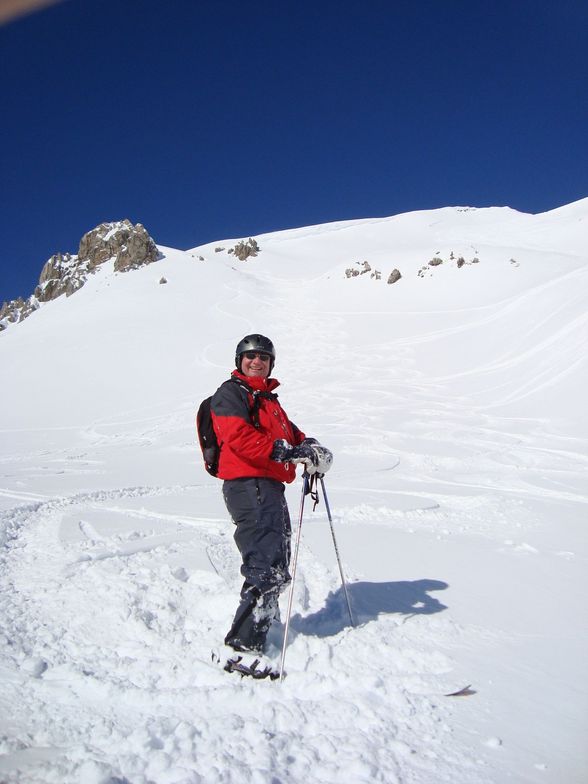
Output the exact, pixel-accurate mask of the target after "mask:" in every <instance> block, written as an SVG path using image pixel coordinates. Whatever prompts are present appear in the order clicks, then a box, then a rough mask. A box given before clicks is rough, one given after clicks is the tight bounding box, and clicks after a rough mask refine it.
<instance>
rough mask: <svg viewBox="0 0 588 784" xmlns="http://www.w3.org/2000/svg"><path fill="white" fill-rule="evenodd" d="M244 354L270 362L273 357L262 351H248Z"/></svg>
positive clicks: (250, 357) (249, 357)
mask: <svg viewBox="0 0 588 784" xmlns="http://www.w3.org/2000/svg"><path fill="white" fill-rule="evenodd" d="M243 356H244V357H246V358H247V359H255V357H258V358H259V359H261V361H262V362H269V360H270V359H271V357H270V355H269V354H264V353H263V352H262V351H246V352H245V353H244V354H243Z"/></svg>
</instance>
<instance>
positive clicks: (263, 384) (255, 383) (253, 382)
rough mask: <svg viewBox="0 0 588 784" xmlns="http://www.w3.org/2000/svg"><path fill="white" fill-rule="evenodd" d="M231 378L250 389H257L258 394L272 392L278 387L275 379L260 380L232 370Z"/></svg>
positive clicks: (278, 383) (260, 378)
mask: <svg viewBox="0 0 588 784" xmlns="http://www.w3.org/2000/svg"><path fill="white" fill-rule="evenodd" d="M231 375H232V376H234V377H235V378H238V379H239V381H242V382H243V383H244V384H247V386H250V387H251V389H257V390H259V391H260V392H273V390H274V389H276V387H279V386H280V382H279V381H278V379H277V378H262V377H261V376H244V375H243V373H241V372H240V371H239V370H233V372H232V374H231Z"/></svg>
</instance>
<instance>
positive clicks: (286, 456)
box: [270, 438, 333, 474]
mask: <svg viewBox="0 0 588 784" xmlns="http://www.w3.org/2000/svg"><path fill="white" fill-rule="evenodd" d="M270 459H271V460H275V461H276V462H278V463H288V462H289V463H304V468H305V471H306V472H307V473H308V474H315V473H319V474H326V473H327V471H328V470H329V468H330V467H331V465H332V463H333V454H332V452H331V451H330V450H329V449H327V448H326V447H324V446H321V445H320V444H319V442H318V441H317V440H316V438H305V439H304V441H303V442H302V443H301V444H300V445H299V446H292V445H291V444H289V443H288V442H287V441H285V440H284V439H283V438H279V439H278V440H277V441H274V446H273V449H272V452H271V455H270Z"/></svg>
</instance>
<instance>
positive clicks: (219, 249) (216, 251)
mask: <svg viewBox="0 0 588 784" xmlns="http://www.w3.org/2000/svg"><path fill="white" fill-rule="evenodd" d="M223 250H224V248H220V247H219V248H215V249H214V252H215V253H222V252H223Z"/></svg>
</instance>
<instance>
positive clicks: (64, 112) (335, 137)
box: [0, 0, 588, 302]
mask: <svg viewBox="0 0 588 784" xmlns="http://www.w3.org/2000/svg"><path fill="white" fill-rule="evenodd" d="M0 72H1V74H2V80H1V83H0V84H1V90H2V99H1V106H2V121H1V123H0V134H1V144H0V173H1V182H2V189H1V202H0V228H1V234H0V239H1V257H0V259H1V264H0V270H1V277H0V302H1V301H2V300H5V299H12V298H14V297H16V296H19V295H22V296H27V295H28V294H30V293H32V291H33V288H34V286H35V285H36V283H37V280H38V276H39V273H40V271H41V267H42V265H43V264H44V262H45V261H46V259H47V258H48V257H49V256H50V255H51V254H53V253H55V252H58V251H62V252H65V251H69V252H73V253H75V252H77V248H78V244H79V240H80V238H81V236H82V234H84V233H85V232H86V231H88V230H90V229H91V228H93V227H94V226H96V225H97V224H98V223H101V222H102V221H105V220H117V219H122V218H125V217H128V218H130V219H131V220H132V221H133V222H141V223H143V224H144V225H145V227H146V228H147V230H148V231H149V232H150V234H151V235H152V236H153V238H154V239H155V241H156V242H158V243H159V244H162V245H170V246H172V247H177V248H188V247H193V246H195V245H198V244H201V243H204V242H208V241H212V240H215V239H223V238H231V237H241V236H250V235H256V234H260V233H262V232H267V231H274V230H279V229H285V228H291V227H295V226H303V225H309V224H316V223H324V222H328V221H334V220H346V219H353V218H363V217H376V216H385V215H394V214H396V213H399V212H406V211H410V210H418V209H429V208H434V207H442V206H447V205H468V206H491V205H508V206H511V207H514V208H515V209H518V210H522V211H524V212H542V211H544V210H549V209H552V208H554V207H557V206H560V205H562V204H566V203H568V202H571V201H575V200H576V199H579V198H583V197H584V196H587V195H588V180H587V174H588V144H587V142H586V138H587V137H588V101H587V95H586V85H587V84H588V4H586V2H584V0H577V1H576V2H572V1H571V0H559V2H557V3H556V2H552V0H549V2H548V1H547V0H545V1H544V0H535V1H534V2H531V1H530V0H518V1H515V2H513V0H508V1H503V0H496V1H495V2H492V3H489V2H478V1H477V0H469V1H468V2H466V1H465V0H453V2H452V1H451V0H443V1H441V0H423V1H422V2H417V1H416V0H413V2H410V1H409V0H406V1H404V0H401V1H400V2H393V0H388V2H383V1H381V0H364V2H351V1H348V2H347V1H346V0H339V2H331V0H325V2H321V1H320V0H314V2H307V0H297V1H296V2H290V1H289V0H282V1H281V2H276V0H273V1H270V0H266V1H265V2H255V0H252V2H249V3H245V2H243V1H242V0H240V2H233V0H226V1H225V2H222V1H220V0H217V1H216V2H199V0H166V2H161V0H67V1H66V2H63V3H61V4H58V5H55V6H52V7H49V8H47V9H44V10H42V11H39V12H38V13H36V14H31V15H29V16H26V17H23V18H20V19H18V20H15V21H13V22H11V23H10V24H7V25H5V26H4V27H2V28H0Z"/></svg>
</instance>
